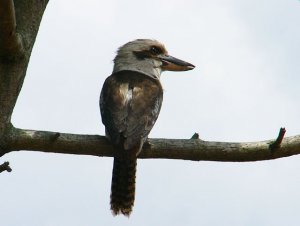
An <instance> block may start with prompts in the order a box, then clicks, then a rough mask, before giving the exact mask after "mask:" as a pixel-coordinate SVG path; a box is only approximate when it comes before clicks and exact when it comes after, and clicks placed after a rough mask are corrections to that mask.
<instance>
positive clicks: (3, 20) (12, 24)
mask: <svg viewBox="0 0 300 226" xmlns="http://www.w3.org/2000/svg"><path fill="white" fill-rule="evenodd" d="M21 52H23V45H22V40H21V38H20V36H19V35H18V34H17V32H16V15H15V7H14V2H13V0H1V1H0V58H2V57H3V56H5V58H7V57H8V56H12V55H16V54H17V53H21Z"/></svg>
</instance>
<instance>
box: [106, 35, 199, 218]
mask: <svg viewBox="0 0 300 226" xmlns="http://www.w3.org/2000/svg"><path fill="white" fill-rule="evenodd" d="M194 67H195V66H194V65H192V64H190V63H187V62H185V61H182V60H179V59H177V58H175V57H172V56H170V55H168V52H167V50H166V49H165V47H164V45H163V44H161V43H159V42H158V41H156V40H150V39H137V40H134V41H132V42H128V43H126V44H125V45H123V46H121V47H120V48H119V50H118V52H117V56H116V57H115V59H114V68H113V72H112V75H110V76H109V77H108V78H107V79H106V80H105V82H104V85H103V88H102V91H101V96H100V109H101V116H102V122H103V124H104V125H105V134H106V137H107V138H108V139H109V140H110V142H111V143H112V145H113V147H114V166H113V172H112V182H111V195H110V205H111V210H112V213H113V214H114V215H117V214H124V215H126V216H129V215H130V213H131V211H132V207H133V204H134V196H135V174H136V163H137V156H138V154H139V153H140V151H141V149H142V147H143V144H144V142H145V141H146V140H147V137H148V134H149V133H150V131H151V129H152V127H153V125H154V123H155V121H156V119H157V117H158V114H159V111H160V108H161V104H162V100H163V89H162V86H161V83H160V74H161V72H163V71H187V70H192V69H193V68H194Z"/></svg>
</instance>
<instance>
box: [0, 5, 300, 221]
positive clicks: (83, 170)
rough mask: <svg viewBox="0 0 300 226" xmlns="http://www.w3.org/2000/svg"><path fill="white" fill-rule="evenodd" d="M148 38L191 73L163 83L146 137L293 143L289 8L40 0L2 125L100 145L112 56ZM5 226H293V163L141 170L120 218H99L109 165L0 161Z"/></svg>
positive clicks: (299, 161) (44, 158)
mask: <svg viewBox="0 0 300 226" xmlns="http://www.w3.org/2000/svg"><path fill="white" fill-rule="evenodd" d="M137 38H153V39H157V40H159V41H161V42H163V43H164V44H165V46H166V47H167V49H168V50H169V53H170V54H171V55H173V56H175V57H178V58H180V59H183V60H186V61H188V62H191V63H193V64H194V65H196V68H195V69H194V70H193V71H187V72H182V73H176V72H165V73H164V74H163V75H162V83H163V87H164V90H165V92H164V103H163V106H162V110H161V113H160V116H159V119H158V121H157V123H156V125H155V127H154V129H153V130H152V132H151V133H150V137H164V138H190V137H191V136H192V135H193V134H194V132H199V134H200V137H201V139H204V140H209V141H240V142H242V141H258V140H266V139H273V138H275V137H276V136H277V134H278V131H279V128H280V127H282V126H283V127H286V129H287V133H286V135H287V136H292V135H296V134H300V117H299V115H300V105H299V102H300V92H299V86H300V2H299V1H297V0H252V1H244V0H242V1H241V0H205V1H204V0H194V1H191V0H185V1H179V0H173V1H159V0H152V1H140V0H135V1H121V0H115V1H96V0H86V1H80V0H63V1H59V0H51V1H50V2H49V4H48V7H47V9H46V11H45V14H44V18H43V20H42V23H41V27H40V31H39V34H38V37H37V40H36V43H35V46H34V49H33V52H32V57H31V61H30V65H29V68H28V71H27V76H26V79H25V82H24V86H23V89H22V92H21V94H20V96H19V99H18V102H17V105H16V108H15V110H14V114H13V118H12V120H13V124H14V125H15V126H16V127H20V128H27V129H37V130H50V131H60V132H69V133H78V134H101V135H103V134H104V126H103V125H102V123H101V117H100V113H99V107H98V99H99V94H100V90H101V87H102V84H103V82H104V79H105V78H106V77H107V76H109V75H110V73H111V71H112V67H113V62H112V60H113V58H114V55H115V52H116V50H117V48H118V47H119V46H120V45H122V44H124V43H126V42H128V41H131V40H133V39H137ZM4 160H9V161H10V163H11V167H12V168H13V171H12V173H10V174H9V173H2V174H1V175H0V180H1V186H0V200H1V207H0V209H1V211H0V222H1V225H5V226H10V225H12V226H27V225H28V226H67V225H72V226H86V225H88V226H99V225H103V226H104V225H122V226H124V225H139V226H140V225H145V226H153V225H172V226H182V225H222V226H253V225H255V226H282V225H289V226H298V225H299V224H300V215H299V209H300V174H299V172H300V157H299V156H293V157H289V158H284V159H279V160H272V161H263V162H254V163H219V162H192V161H183V160H181V161H180V160H151V159H150V160H139V161H138V169H137V191H136V193H137V194H136V203H135V207H134V210H133V213H132V215H131V217H130V218H129V219H128V218H126V217H123V216H119V217H113V216H112V214H111V212H110V210H109V208H110V207H109V195H110V182H111V170H112V159H111V158H98V157H91V156H75V155H59V154H45V153H38V152H34V153H33V152H18V153H10V154H8V155H5V156H4V157H2V158H1V162H3V161H4Z"/></svg>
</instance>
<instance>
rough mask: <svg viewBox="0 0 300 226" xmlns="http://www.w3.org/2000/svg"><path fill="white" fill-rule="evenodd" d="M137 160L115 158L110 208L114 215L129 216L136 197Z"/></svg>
mask: <svg viewBox="0 0 300 226" xmlns="http://www.w3.org/2000/svg"><path fill="white" fill-rule="evenodd" d="M136 163H137V159H136V158H130V159H128V158H120V157H115V158H114V167H113V172H112V181H111V195H110V208H111V210H112V212H113V214H114V215H118V214H124V215H125V216H129V215H130V213H131V211H132V207H133V204H134V197H135V174H136Z"/></svg>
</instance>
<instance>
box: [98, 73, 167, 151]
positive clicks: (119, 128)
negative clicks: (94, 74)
mask: <svg viewBox="0 0 300 226" xmlns="http://www.w3.org/2000/svg"><path fill="white" fill-rule="evenodd" d="M162 99H163V90H162V87H161V84H160V82H159V81H158V80H155V79H153V78H150V77H149V76H147V75H144V74H141V73H139V72H134V71H122V72H118V73H115V74H112V75H111V76H109V77H108V78H107V79H106V81H105V83H104V85H103V88H102V91H101V97H100V109H101V116H102V122H103V124H104V125H105V128H106V134H107V136H108V137H109V138H110V140H111V142H112V143H113V144H114V145H118V146H119V145H122V146H123V148H124V149H126V150H128V149H132V148H134V147H136V146H138V145H140V144H142V143H143V142H144V141H145V139H146V138H147V136H148V134H149V133H150V131H151V129H152V127H153V125H154V123H155V121H156V119H157V117H158V115H159V112H160V108H161V104H162Z"/></svg>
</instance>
